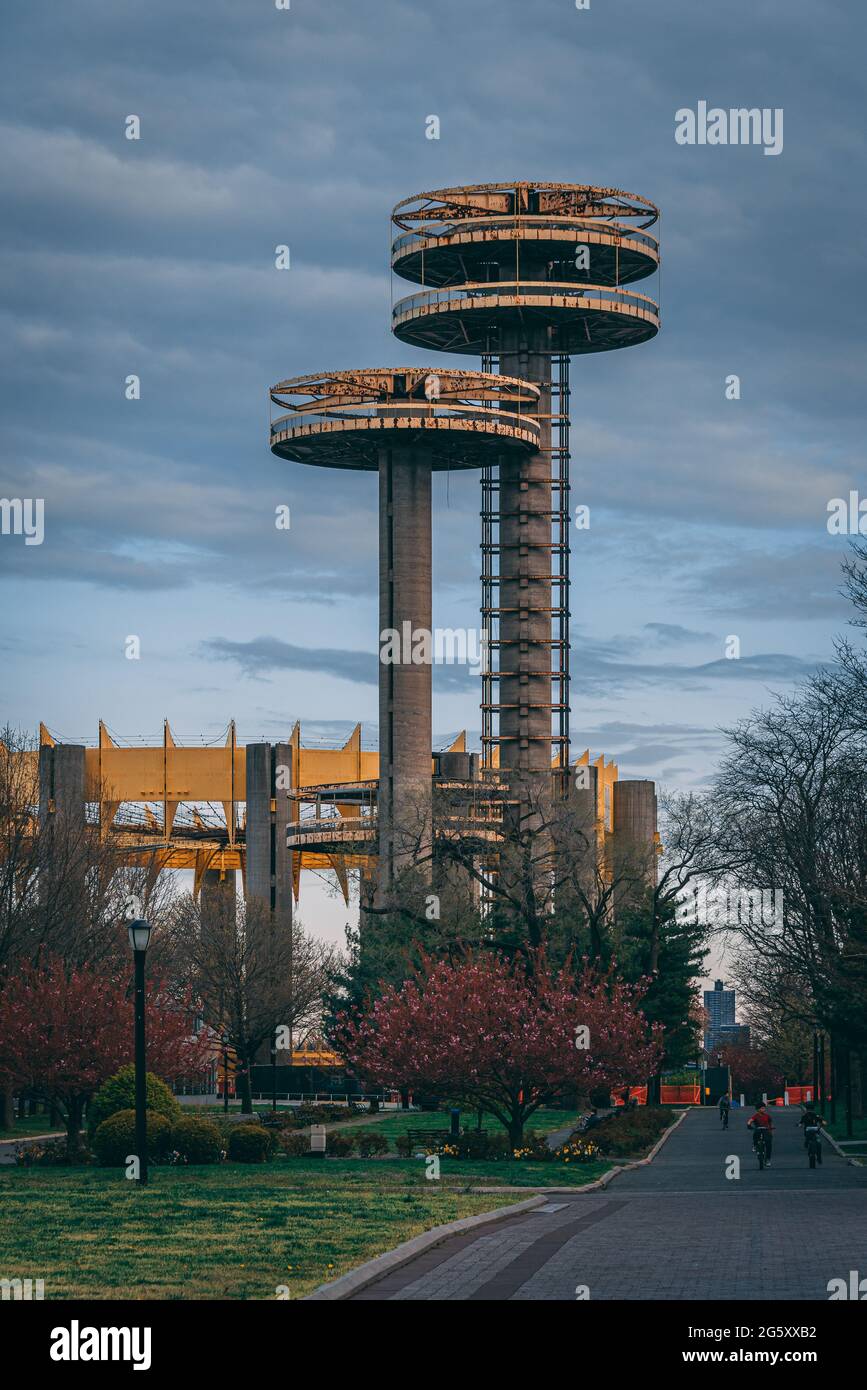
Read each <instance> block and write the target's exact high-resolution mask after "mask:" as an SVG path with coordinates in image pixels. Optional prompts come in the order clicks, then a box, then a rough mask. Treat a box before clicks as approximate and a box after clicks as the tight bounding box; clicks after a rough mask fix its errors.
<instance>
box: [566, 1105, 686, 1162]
mask: <svg viewBox="0 0 867 1390" xmlns="http://www.w3.org/2000/svg"><path fill="white" fill-rule="evenodd" d="M670 1123H671V1115H670V1114H669V1112H668V1111H667V1110H665V1109H664V1108H663V1107H662V1106H658V1105H649V1106H639V1107H638V1108H636V1109H635V1110H616V1111H615V1112H614V1114H613V1115H608V1116H606V1117H605V1119H604V1120H603V1121H602V1123H601V1124H600V1125H596V1126H594V1128H593V1129H591V1130H590V1132H589V1134H588V1135H587V1138H589V1139H592V1141H593V1143H594V1145H595V1146H596V1147H597V1149H598V1150H599V1153H600V1154H604V1155H606V1156H610V1157H612V1158H622V1157H625V1156H627V1155H629V1154H636V1153H641V1152H642V1151H643V1150H644V1149H648V1148H651V1147H652V1145H653V1144H654V1143H655V1142H656V1140H657V1139H658V1138H659V1136H660V1135H661V1134H662V1132H663V1130H665V1129H667V1128H668V1126H669V1124H670ZM572 1137H573V1139H580V1138H583V1136H582V1135H580V1134H575V1135H573V1136H572Z"/></svg>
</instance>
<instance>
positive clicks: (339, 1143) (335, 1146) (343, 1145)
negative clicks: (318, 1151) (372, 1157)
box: [325, 1129, 355, 1158]
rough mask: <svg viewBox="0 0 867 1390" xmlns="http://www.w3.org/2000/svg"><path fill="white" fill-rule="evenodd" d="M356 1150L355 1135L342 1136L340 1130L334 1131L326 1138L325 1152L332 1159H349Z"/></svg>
mask: <svg viewBox="0 0 867 1390" xmlns="http://www.w3.org/2000/svg"><path fill="white" fill-rule="evenodd" d="M354 1148H355V1135H354V1134H342V1133H341V1132H340V1130H339V1129H333V1130H331V1132H330V1134H327V1135H326V1137H325V1152H326V1153H328V1154H330V1155H331V1157H332V1158H348V1157H349V1155H350V1154H351V1153H352V1150H353V1149H354Z"/></svg>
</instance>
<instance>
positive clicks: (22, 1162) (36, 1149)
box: [15, 1139, 93, 1168]
mask: <svg viewBox="0 0 867 1390" xmlns="http://www.w3.org/2000/svg"><path fill="white" fill-rule="evenodd" d="M74 1161H75V1165H76V1166H78V1165H79V1164H85V1163H92V1162H93V1155H92V1153H91V1152H90V1150H89V1148H88V1147H87V1145H86V1144H81V1145H80V1146H79V1148H78V1149H77V1150H76V1154H75V1160H74ZM15 1162H16V1163H17V1165H18V1167H19V1168H62V1167H66V1166H67V1165H68V1163H69V1159H68V1157H67V1152H66V1140H65V1139H45V1140H43V1141H42V1143H41V1144H19V1145H18V1147H17V1148H16V1150H15Z"/></svg>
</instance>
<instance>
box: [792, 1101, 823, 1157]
mask: <svg viewBox="0 0 867 1390" xmlns="http://www.w3.org/2000/svg"><path fill="white" fill-rule="evenodd" d="M824 1123H825V1121H824V1118H823V1117H822V1116H821V1115H820V1114H819V1113H818V1112H817V1110H816V1107H815V1106H814V1105H808V1106H807V1108H806V1110H805V1111H804V1113H803V1115H802V1116H801V1118H800V1120H799V1121H798V1124H799V1126H800V1125H803V1126H804V1148H805V1149H806V1148H807V1147H808V1145H809V1143H810V1140H811V1138H815V1139H816V1140H817V1141H818V1139H819V1135H820V1133H821V1130H822V1126H823V1125H824ZM816 1158H817V1159H818V1161H819V1162H820V1163H821V1162H822V1145H821V1144H820V1143H818V1142H817V1144H816Z"/></svg>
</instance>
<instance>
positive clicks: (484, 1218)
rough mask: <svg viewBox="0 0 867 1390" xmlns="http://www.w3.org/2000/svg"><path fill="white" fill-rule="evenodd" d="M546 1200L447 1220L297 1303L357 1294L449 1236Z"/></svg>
mask: <svg viewBox="0 0 867 1390" xmlns="http://www.w3.org/2000/svg"><path fill="white" fill-rule="evenodd" d="M547 1200H548V1198H547V1197H546V1196H544V1194H542V1193H538V1194H537V1195H536V1196H535V1197H528V1198H527V1199H526V1200H525V1201H523V1202H513V1203H510V1205H509V1206H507V1207H496V1208H495V1210H494V1211H483V1212H480V1213H479V1215H478V1216H464V1217H462V1218H461V1219H460V1220H459V1221H448V1222H446V1224H445V1225H443V1226H434V1227H433V1229H432V1230H430V1231H423V1232H422V1234H421V1235H419V1236H413V1237H412V1239H411V1240H405V1241H403V1242H402V1244H400V1245H396V1246H395V1248H394V1249H393V1250H386V1251H385V1252H384V1254H382V1255H376V1256H375V1257H374V1258H373V1259H372V1260H367V1261H365V1263H364V1264H362V1265H359V1266H358V1268H357V1269H351V1270H350V1271H349V1273H348V1274H342V1275H341V1276H340V1278H339V1279H332V1280H331V1282H330V1283H328V1284H320V1285H319V1287H318V1289H314V1290H313V1292H312V1293H308V1294H305V1296H304V1298H303V1299H301V1300H300V1302H302V1303H309V1302H311V1301H312V1300H317V1299H331V1300H333V1299H340V1298H349V1297H350V1295H352V1294H354V1293H357V1292H358V1290H359V1289H364V1288H366V1287H367V1285H368V1284H373V1283H375V1282H376V1280H377V1279H381V1278H382V1277H383V1275H385V1274H391V1273H392V1272H393V1271H394V1270H396V1269H400V1267H401V1265H405V1264H409V1262H410V1260H414V1259H415V1258H416V1256H417V1255H421V1254H423V1253H424V1252H425V1251H426V1250H430V1249H431V1247H432V1246H434V1245H439V1244H440V1243H441V1242H442V1241H444V1240H448V1238H449V1236H456V1235H461V1234H462V1233H463V1232H464V1231H472V1230H475V1229H476V1227H478V1226H486V1225H488V1224H489V1223H491V1222H493V1221H502V1220H503V1218H504V1217H507V1216H518V1215H520V1213H521V1212H525V1211H532V1210H533V1208H534V1207H539V1206H544V1205H545V1203H546V1202H547Z"/></svg>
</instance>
